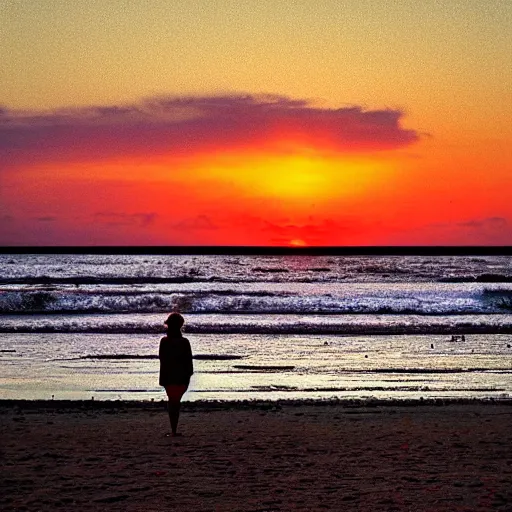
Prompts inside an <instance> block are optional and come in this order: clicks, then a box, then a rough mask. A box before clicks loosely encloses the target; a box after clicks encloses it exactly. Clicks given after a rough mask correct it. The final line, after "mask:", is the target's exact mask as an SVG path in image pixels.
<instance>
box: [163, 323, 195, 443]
mask: <svg viewBox="0 0 512 512" xmlns="http://www.w3.org/2000/svg"><path fill="white" fill-rule="evenodd" d="M184 323H185V320H184V319H183V317H182V316H181V315H180V314H179V313H171V314H170V315H169V317H168V318H167V320H166V321H165V322H164V324H165V325H166V326H167V334H166V336H164V337H163V338H162V339H161V340H160V350H159V351H158V358H159V359H160V379H159V384H160V386H163V387H164V388H165V392H166V393H167V397H168V398H169V408H168V411H169V420H170V422H171V430H172V435H173V436H177V435H181V434H178V420H179V417H180V407H181V397H182V396H183V394H184V393H185V391H187V388H188V385H189V382H190V377H191V376H192V374H193V373H194V367H193V364H192V349H191V348H190V342H189V341H188V340H187V338H184V337H183V335H182V334H181V328H182V327H183V324H184ZM166 435H168V434H166Z"/></svg>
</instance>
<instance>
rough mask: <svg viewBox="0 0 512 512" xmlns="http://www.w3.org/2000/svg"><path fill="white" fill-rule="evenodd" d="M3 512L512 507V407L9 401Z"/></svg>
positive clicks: (4, 414)
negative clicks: (176, 434) (176, 406)
mask: <svg viewBox="0 0 512 512" xmlns="http://www.w3.org/2000/svg"><path fill="white" fill-rule="evenodd" d="M0 422H1V458H2V464H1V466H2V469H1V484H0V485H1V489H0V509H1V510H3V511H9V510H13V511H14V510H27V511H32V510H34V511H35V510H41V511H55V510H98V511H100V510H123V511H153V510H154V511H157V510H177V511H210V510H211V511H238V510H240V511H256V510H259V511H266V510H269V511H270V510H283V511H287V510H339V511H341V510H343V511H345V510H362V511H367V510H368V511H369V510H372V511H378V510H383V511H391V510H404V511H405V510H415V511H444V510H446V511H454V510H467V511H469V510H482V511H484V510H512V407H511V406H510V405H503V404H451V405H442V406H432V405H423V406H412V405H407V406H398V405H397V404H395V405H393V404H391V405H387V406H380V405H379V406H374V407H368V406H358V407H354V406H351V407H346V406H344V405H343V404H337V405H319V404H317V405H313V404H304V405H297V404H295V405H286V404H283V405H282V406H278V407H274V408H271V406H267V407H262V406H260V407H256V406H252V408H250V407H245V408H244V407H240V406H238V407H234V406H232V405H218V406H214V407H211V406H210V407H200V406H194V405H192V404H185V406H184V411H183V413H182V418H181V429H182V431H183V434H184V436H183V437H181V438H165V437H164V436H163V433H164V432H165V431H166V430H168V418H167V416H166V412H165V410H163V408H162V406H161V405H159V404H155V405H153V406H146V407H128V406H123V405H112V406H109V407H102V408H98V406H97V405H94V406H93V405H92V404H91V405H90V406H84V405H74V406H73V405H69V404H68V405H67V406H54V407H42V406H34V405H32V406H30V407H28V406H24V405H22V404H21V405H20V404H18V405H8V404H6V403H3V404H2V405H0Z"/></svg>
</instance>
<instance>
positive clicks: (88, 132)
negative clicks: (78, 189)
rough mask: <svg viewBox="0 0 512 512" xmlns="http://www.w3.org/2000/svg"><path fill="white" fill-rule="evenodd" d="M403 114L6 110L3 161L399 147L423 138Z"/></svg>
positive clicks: (258, 99)
mask: <svg viewBox="0 0 512 512" xmlns="http://www.w3.org/2000/svg"><path fill="white" fill-rule="evenodd" d="M402 115H403V114H402V112H400V111H398V110H390V109H386V110H364V109H363V108H362V107H359V106H353V107H345V108H338V109H328V108H319V107H315V106H313V105H312V104H311V103H310V102H308V101H305V100H294V99H290V98H287V97H284V96H251V95H248V96H241V95H240V96H236V95H233V96H207V97H185V98H175V97H167V98H158V99H152V100H147V101H144V102H141V103H138V104H133V105H128V106H116V105H113V106H107V107H89V108H75V109H62V110H56V111H52V112H27V111H9V110H5V109H3V110H0V160H1V161H3V162H10V163H11V164H16V163H30V162H33V163H44V162H51V163H54V162H56V161H84V160H86V161H87V160H102V159H109V158H118V157H127V156H128V157H130V156H137V157H141V156H142V157H143V158H151V157H152V156H159V155H170V156H172V155H175V156H188V155H194V154H197V153H204V152H210V151H232V150H238V149H241V148H246V147H253V146H255V147H257V148H260V149H263V150H269V151H285V150H287V149H289V146H288V148H287V145H289V144H290V143H299V144H301V145H310V146H312V147H321V148H327V149H329V150H330V151H337V152H343V153H344V152H368V151H379V150H386V149H394V148H399V147H402V146H405V145H408V144H411V143H413V142H415V141H416V140H418V138H419V136H418V133H417V132H416V131H414V130H406V129H404V128H402V127H401V126H400V119H401V117H402Z"/></svg>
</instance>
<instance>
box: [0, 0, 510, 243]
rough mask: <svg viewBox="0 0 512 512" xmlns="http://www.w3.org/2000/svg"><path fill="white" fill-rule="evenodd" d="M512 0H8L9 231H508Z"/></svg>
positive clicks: (4, 193) (93, 234)
mask: <svg viewBox="0 0 512 512" xmlns="http://www.w3.org/2000/svg"><path fill="white" fill-rule="evenodd" d="M511 55H512V1H510V0H393V1H391V0H389V1H387V0H268V1H267V0H202V1H199V0H183V1H172V0H111V1H105V0H74V1H69V0H0V58H1V66H0V245H4V246H5V245H18V246H19V245H55V246H59V245H282V246H290V245H292V246H293V245H297V246H301V245H313V246H314V245H329V246H336V245H341V246H343V245H512V187H511V184H512V122H511V120H512V65H511Z"/></svg>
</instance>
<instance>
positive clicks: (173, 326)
mask: <svg viewBox="0 0 512 512" xmlns="http://www.w3.org/2000/svg"><path fill="white" fill-rule="evenodd" d="M184 323H185V319H184V318H183V317H182V316H181V315H180V314H179V313H171V314H170V315H169V316H168V317H167V320H166V321H165V322H164V324H165V325H167V331H168V332H172V333H178V332H180V331H181V328H182V327H183V324H184Z"/></svg>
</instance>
